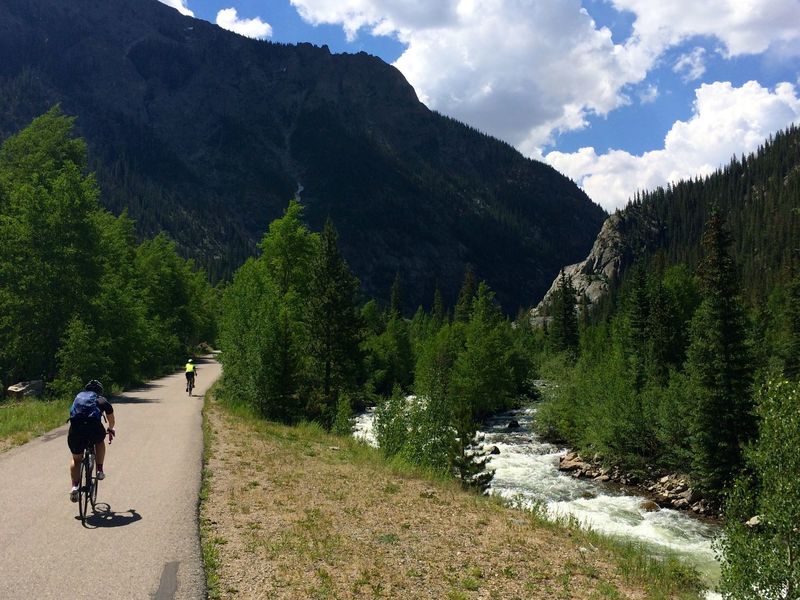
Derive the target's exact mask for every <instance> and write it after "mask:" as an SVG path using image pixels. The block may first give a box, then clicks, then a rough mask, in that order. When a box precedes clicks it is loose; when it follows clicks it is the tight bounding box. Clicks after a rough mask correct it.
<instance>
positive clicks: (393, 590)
mask: <svg viewBox="0 0 800 600" xmlns="http://www.w3.org/2000/svg"><path fill="white" fill-rule="evenodd" d="M207 435H208V438H209V440H210V452H208V456H207V477H206V483H205V485H204V496H205V497H204V501H203V504H202V509H201V517H202V528H203V536H204V547H205V553H206V554H207V555H208V556H210V557H211V561H210V563H211V567H212V570H213V573H212V582H211V595H212V597H222V598H265V599H266V598H270V599H273V598H297V599H306V598H404V599H405V598H409V599H411V598H420V599H423V598H424V599H430V598H443V599H462V598H464V599H466V598H485V599H493V598H497V599H503V600H513V599H515V598H519V599H520V600H522V599H533V598H541V599H548V600H549V599H554V598H576V599H579V598H585V599H602V598H649V597H653V598H655V597H668V596H663V595H662V596H658V595H652V594H648V593H647V592H646V591H645V590H644V589H643V586H636V585H633V584H631V583H630V582H629V581H626V578H623V576H622V575H621V571H620V568H619V567H618V563H617V562H615V560H613V559H612V558H611V556H610V555H609V553H608V552H606V551H605V550H602V549H600V548H598V547H594V546H592V545H591V544H589V545H588V546H587V541H586V538H585V536H582V535H581V534H578V533H576V532H574V531H569V530H565V529H562V528H559V527H556V526H553V525H552V524H548V523H544V522H542V521H541V520H539V519H538V518H536V517H535V516H534V515H528V514H525V513H522V512H519V511H516V510H513V509H508V508H505V507H503V506H501V505H500V504H499V503H498V502H495V501H492V500H489V499H486V498H483V497H479V496H476V495H474V494H470V493H465V492H463V491H462V490H461V489H460V488H459V487H458V486H457V485H456V484H455V483H454V482H438V481H432V480H431V479H429V478H424V477H417V476H413V475H410V474H408V473H404V472H402V471H401V470H399V469H396V468H392V467H391V465H387V463H386V462H385V461H383V460H382V459H381V458H380V456H379V453H377V452H375V451H373V450H371V449H368V448H365V447H363V446H361V445H360V444H358V443H357V442H355V441H352V440H348V439H343V438H339V437H334V436H329V435H326V434H324V433H323V432H321V431H319V430H318V429H317V428H315V427H313V426H302V427H298V428H288V427H283V426H279V425H275V424H272V423H264V422H258V421H255V420H252V419H251V420H246V419H243V418H241V417H240V416H238V415H234V414H232V413H231V412H230V411H228V410H227V409H225V408H222V407H220V406H219V405H217V404H215V403H213V402H212V403H209V405H208V406H207ZM208 563H209V560H208V558H207V564H208ZM676 597H677V596H676ZM686 597H690V596H686Z"/></svg>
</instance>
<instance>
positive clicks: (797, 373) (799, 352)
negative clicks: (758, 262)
mask: <svg viewBox="0 0 800 600" xmlns="http://www.w3.org/2000/svg"><path fill="white" fill-rule="evenodd" d="M786 316H787V321H788V323H787V325H788V327H787V337H788V339H787V341H786V350H785V356H786V358H785V360H784V373H785V374H786V377H788V378H789V379H792V380H794V381H797V380H800V275H798V276H797V277H796V278H795V279H794V281H792V283H791V285H790V286H789V298H788V302H787V307H786Z"/></svg>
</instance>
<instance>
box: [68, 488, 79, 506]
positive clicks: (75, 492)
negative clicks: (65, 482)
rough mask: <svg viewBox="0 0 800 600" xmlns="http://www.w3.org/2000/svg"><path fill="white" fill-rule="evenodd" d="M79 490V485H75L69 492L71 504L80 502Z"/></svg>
mask: <svg viewBox="0 0 800 600" xmlns="http://www.w3.org/2000/svg"><path fill="white" fill-rule="evenodd" d="M78 489H79V488H78V486H77V485H73V486H72V489H71V490H70V491H69V499H70V501H71V502H77V501H78Z"/></svg>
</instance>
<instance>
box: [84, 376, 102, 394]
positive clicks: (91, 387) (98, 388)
mask: <svg viewBox="0 0 800 600" xmlns="http://www.w3.org/2000/svg"><path fill="white" fill-rule="evenodd" d="M83 389H85V390H86V391H87V392H95V393H97V394H100V395H101V396H102V395H103V384H102V383H100V382H99V381H97V379H92V380H91V381H90V382H89V383H87V384H86V385H85V386H83Z"/></svg>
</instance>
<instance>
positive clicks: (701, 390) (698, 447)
mask: <svg viewBox="0 0 800 600" xmlns="http://www.w3.org/2000/svg"><path fill="white" fill-rule="evenodd" d="M732 242H733V239H732V238H731V235H730V234H729V233H728V231H727V229H726V228H725V222H724V220H723V218H722V217H721V216H720V215H719V214H718V213H715V214H713V215H712V216H711V218H710V220H709V222H708V224H707V226H706V231H705V233H704V235H703V248H704V250H705V257H704V259H703V261H702V263H701V264H700V269H699V275H700V281H701V293H702V302H701V304H700V307H699V308H698V310H697V312H696V313H695V316H694V319H693V321H692V327H691V331H692V341H691V345H690V346H689V350H688V357H687V365H686V369H687V372H688V374H689V376H690V378H691V381H692V382H693V384H694V391H695V396H696V400H695V402H694V405H693V406H692V407H691V410H690V414H689V415H688V416H689V419H688V422H689V434H690V445H691V451H692V475H693V477H694V478H695V480H696V481H697V484H698V487H699V488H700V489H702V490H703V491H704V492H705V493H706V494H708V495H709V496H711V497H716V498H719V497H720V494H721V492H722V490H723V488H724V487H725V486H726V484H728V483H729V482H730V481H731V479H732V477H733V476H735V475H736V473H737V471H738V469H739V468H740V467H741V462H742V448H743V446H744V444H745V443H746V442H747V441H749V440H750V439H752V437H753V434H754V428H755V421H754V417H753V414H752V399H751V393H752V363H751V360H750V350H749V347H748V344H747V341H746V331H747V325H746V319H745V313H744V308H743V305H742V302H741V300H740V299H739V296H738V276H737V272H736V265H735V264H734V261H733V259H732V258H731V256H730V253H729V248H730V246H731V244H732Z"/></svg>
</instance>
